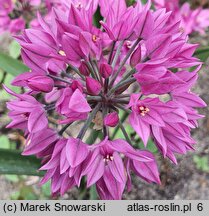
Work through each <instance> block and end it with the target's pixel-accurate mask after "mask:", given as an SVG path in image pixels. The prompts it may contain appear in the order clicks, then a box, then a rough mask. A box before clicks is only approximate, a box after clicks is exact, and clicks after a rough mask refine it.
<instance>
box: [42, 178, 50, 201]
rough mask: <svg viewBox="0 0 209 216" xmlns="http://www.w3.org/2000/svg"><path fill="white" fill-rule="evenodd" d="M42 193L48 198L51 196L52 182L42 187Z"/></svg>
mask: <svg viewBox="0 0 209 216" xmlns="http://www.w3.org/2000/svg"><path fill="white" fill-rule="evenodd" d="M42 193H43V195H44V196H45V197H47V198H48V197H50V196H51V182H50V181H48V182H47V183H46V184H44V185H43V186H42Z"/></svg>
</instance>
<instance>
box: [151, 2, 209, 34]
mask: <svg viewBox="0 0 209 216" xmlns="http://www.w3.org/2000/svg"><path fill="white" fill-rule="evenodd" d="M153 3H154V4H155V6H156V8H158V9H159V8H166V11H167V12H169V11H172V15H171V17H170V19H171V22H173V21H180V22H181V24H180V26H181V28H182V31H183V32H185V34H191V33H193V32H199V33H201V34H204V33H205V30H206V29H207V28H208V27H209V9H203V8H201V7H199V8H197V9H194V10H193V9H191V6H190V4H189V3H188V2H186V3H184V4H183V5H182V6H181V5H180V2H179V0H153Z"/></svg>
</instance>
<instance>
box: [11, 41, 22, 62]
mask: <svg viewBox="0 0 209 216" xmlns="http://www.w3.org/2000/svg"><path fill="white" fill-rule="evenodd" d="M20 51H21V47H20V45H19V43H18V42H17V41H15V40H13V41H12V43H11V44H10V45H9V55H10V56H11V57H12V58H15V59H17V58H18V57H19V56H20Z"/></svg>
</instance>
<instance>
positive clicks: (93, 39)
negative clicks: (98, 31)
mask: <svg viewBox="0 0 209 216" xmlns="http://www.w3.org/2000/svg"><path fill="white" fill-rule="evenodd" d="M97 40H98V37H97V36H96V35H92V41H93V42H94V43H96V42H97Z"/></svg>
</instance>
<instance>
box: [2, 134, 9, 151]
mask: <svg viewBox="0 0 209 216" xmlns="http://www.w3.org/2000/svg"><path fill="white" fill-rule="evenodd" d="M0 148H2V149H9V148H10V142H9V138H8V137H7V136H6V135H2V136H0Z"/></svg>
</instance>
